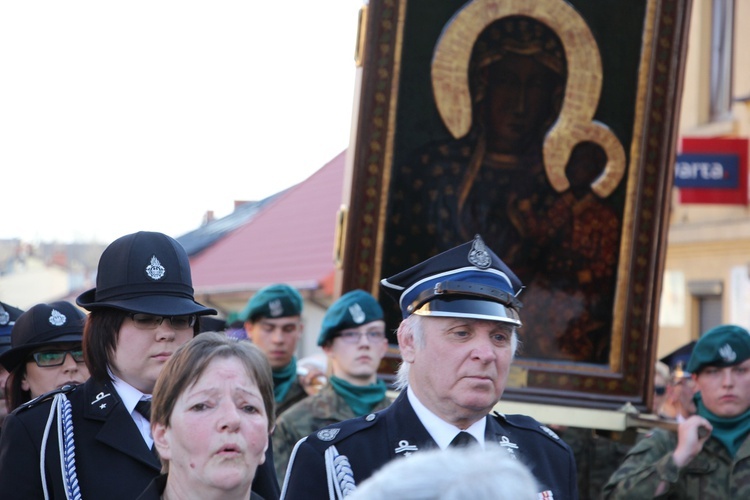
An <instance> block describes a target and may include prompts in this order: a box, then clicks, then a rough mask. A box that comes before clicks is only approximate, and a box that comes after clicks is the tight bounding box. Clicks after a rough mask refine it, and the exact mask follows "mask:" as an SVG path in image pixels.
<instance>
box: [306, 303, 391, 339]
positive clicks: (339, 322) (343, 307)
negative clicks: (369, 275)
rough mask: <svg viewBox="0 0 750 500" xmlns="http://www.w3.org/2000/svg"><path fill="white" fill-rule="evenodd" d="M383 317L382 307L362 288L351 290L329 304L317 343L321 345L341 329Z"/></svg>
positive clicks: (354, 326)
mask: <svg viewBox="0 0 750 500" xmlns="http://www.w3.org/2000/svg"><path fill="white" fill-rule="evenodd" d="M379 319H383V308H381V307H380V304H379V303H378V301H377V300H375V297H373V296H372V295H370V294H369V293H367V292H365V291H364V290H352V291H351V292H348V293H345V294H344V295H342V296H341V297H340V298H339V300H337V301H336V302H334V303H333V304H331V307H329V308H328V311H326V315H325V316H324V317H323V323H322V324H321V325H320V336H319V337H318V345H320V346H322V345H323V344H325V343H326V342H327V341H329V340H331V339H332V338H333V336H334V334H336V332H340V331H341V330H346V329H347V328H356V327H358V326H360V325H364V324H367V323H371V322H373V321H377V320H379Z"/></svg>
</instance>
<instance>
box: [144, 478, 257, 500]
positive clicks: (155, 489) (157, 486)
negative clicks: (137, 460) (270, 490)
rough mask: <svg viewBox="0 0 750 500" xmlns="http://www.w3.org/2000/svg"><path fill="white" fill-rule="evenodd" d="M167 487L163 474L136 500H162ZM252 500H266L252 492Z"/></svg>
mask: <svg viewBox="0 0 750 500" xmlns="http://www.w3.org/2000/svg"><path fill="white" fill-rule="evenodd" d="M166 487H167V475H166V474H162V475H161V476H158V477H156V478H154V480H153V481H151V483H150V484H149V485H148V488H146V490H145V491H144V492H143V493H142V494H141V496H139V497H138V498H137V499H136V500H161V495H162V493H164V489H165V488H166ZM250 500H265V499H264V498H263V497H262V496H260V495H258V494H257V493H255V492H254V491H251V492H250Z"/></svg>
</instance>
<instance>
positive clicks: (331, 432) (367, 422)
mask: <svg viewBox="0 0 750 500" xmlns="http://www.w3.org/2000/svg"><path fill="white" fill-rule="evenodd" d="M382 411H383V410H380V411H378V412H374V413H369V414H367V415H365V416H363V417H357V418H353V419H351V420H345V421H343V422H338V423H335V424H331V425H329V426H326V427H323V428H322V429H320V430H318V431H317V432H314V433H312V434H311V435H310V437H309V438H308V439H307V442H308V443H309V444H312V445H313V446H323V447H325V448H327V447H329V446H331V445H332V444H336V443H338V442H340V441H342V440H344V439H346V438H348V437H350V436H352V435H354V434H356V433H358V432H361V431H363V430H365V429H369V428H370V427H372V426H373V425H375V424H376V423H377V422H378V420H379V419H380V418H381V415H380V412H382Z"/></svg>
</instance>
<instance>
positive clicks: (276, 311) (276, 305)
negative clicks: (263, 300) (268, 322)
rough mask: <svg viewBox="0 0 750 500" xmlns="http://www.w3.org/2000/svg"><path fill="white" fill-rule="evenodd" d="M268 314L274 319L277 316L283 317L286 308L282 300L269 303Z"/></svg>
mask: <svg viewBox="0 0 750 500" xmlns="http://www.w3.org/2000/svg"><path fill="white" fill-rule="evenodd" d="M268 312H269V313H270V314H271V317H272V318H275V317H276V316H281V315H282V314H284V306H283V305H282V304H281V300H279V299H274V300H272V301H271V302H269V303H268Z"/></svg>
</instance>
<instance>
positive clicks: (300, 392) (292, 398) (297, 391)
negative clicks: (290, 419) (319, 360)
mask: <svg viewBox="0 0 750 500" xmlns="http://www.w3.org/2000/svg"><path fill="white" fill-rule="evenodd" d="M306 397H307V393H306V392H305V389H304V387H302V384H300V383H299V377H297V380H295V381H294V382H292V385H291V387H289V390H288V391H287V393H286V395H284V399H282V400H281V402H280V403H276V416H277V417H278V416H279V415H281V414H282V413H284V412H285V411H286V410H288V409H289V408H291V407H292V406H294V405H295V404H296V403H299V402H300V401H302V400H303V399H305V398H306Z"/></svg>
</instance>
